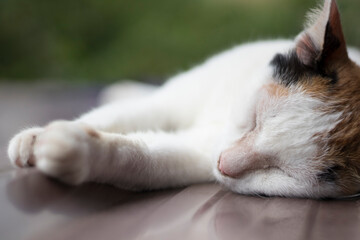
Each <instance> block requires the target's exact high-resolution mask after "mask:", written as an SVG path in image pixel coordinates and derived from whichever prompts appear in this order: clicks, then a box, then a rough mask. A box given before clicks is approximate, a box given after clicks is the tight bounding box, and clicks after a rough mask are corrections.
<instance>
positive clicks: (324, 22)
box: [296, 0, 348, 67]
mask: <svg viewBox="0 0 360 240" xmlns="http://www.w3.org/2000/svg"><path fill="white" fill-rule="evenodd" d="M314 19H315V20H314ZM310 22H311V24H308V27H307V29H306V30H305V31H304V32H302V33H301V34H300V35H299V37H298V38H297V43H296V54H297V56H298V58H299V60H300V61H301V62H302V63H303V64H305V65H306V66H311V67H314V66H318V65H319V64H320V65H322V66H326V65H328V64H332V63H335V62H339V61H340V62H341V61H344V60H347V59H348V55H347V50H346V43H345V38H344V35H343V31H342V27H341V20H340V14H339V10H338V7H337V4H336V1H335V0H325V2H324V6H323V8H322V9H321V10H315V11H313V12H312V13H311V15H310Z"/></svg>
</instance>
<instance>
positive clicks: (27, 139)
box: [8, 127, 44, 168]
mask: <svg viewBox="0 0 360 240" xmlns="http://www.w3.org/2000/svg"><path fill="white" fill-rule="evenodd" d="M43 131H44V129H43V128H40V127H34V128H29V129H27V130H24V131H22V132H20V133H18V134H17V135H15V136H14V137H13V138H12V139H11V141H10V143H9V147H8V155H9V158H10V162H11V163H12V164H13V165H14V166H16V167H21V168H22V167H31V166H34V165H35V157H34V144H35V142H36V139H37V137H38V136H39V135H40V134H41V133H42V132H43Z"/></svg>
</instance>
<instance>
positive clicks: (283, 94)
mask: <svg viewBox="0 0 360 240" xmlns="http://www.w3.org/2000/svg"><path fill="white" fill-rule="evenodd" d="M336 13H337V8H336V4H335V3H334V2H333V1H326V2H325V6H324V9H323V10H322V12H320V13H319V15H320V17H319V18H318V20H317V22H315V23H314V25H315V26H316V31H315V30H313V29H312V27H311V26H310V27H309V30H307V31H305V32H304V33H303V34H302V35H300V36H299V37H298V38H297V39H296V40H295V41H290V40H276V41H266V42H256V43H252V44H245V45H242V46H239V47H236V48H233V49H231V50H228V51H226V52H224V53H221V54H219V55H217V56H215V57H213V58H211V59H209V60H208V61H206V62H205V63H204V64H202V65H200V66H197V67H195V68H194V69H192V70H190V71H188V72H185V73H182V74H180V75H178V76H175V77H173V78H172V79H170V80H169V81H168V82H167V83H166V84H165V85H164V86H163V87H161V88H159V89H157V90H154V92H152V93H151V94H147V95H146V96H144V97H142V98H137V99H133V98H132V99H129V100H126V99H125V100H124V99H122V100H119V101H115V102H112V103H109V104H107V105H105V106H103V107H100V108H99V109H95V110H93V111H91V112H90V113H87V114H85V115H83V116H82V117H80V118H79V119H77V120H75V121H72V122H65V121H62V122H55V123H52V124H50V125H49V126H47V127H46V128H32V129H28V130H25V131H23V132H21V133H20V134H18V135H17V136H15V137H14V138H13V140H12V141H11V142H10V145H9V157H10V159H11V160H12V162H13V163H14V164H15V165H17V166H19V167H24V166H29V165H36V167H37V168H38V169H39V170H40V171H42V172H44V173H45V174H47V175H50V176H53V177H55V178H58V179H60V180H62V181H64V182H67V183H70V184H81V183H83V182H86V181H97V182H106V183H110V184H113V185H116V186H119V187H122V188H127V189H136V190H147V189H160V188H168V187H176V186H184V185H189V184H194V183H199V182H207V181H216V180H217V181H219V182H221V183H223V184H224V185H226V186H227V187H229V188H230V189H232V190H233V191H236V192H239V193H250V194H252V193H262V194H268V195H283V196H307V197H329V196H330V197H333V196H339V195H344V194H351V193H355V192H357V191H358V190H359V189H360V185H359V184H360V181H358V180H359V178H360V177H359V176H358V175H356V174H357V172H358V168H357V166H358V165H357V163H358V162H355V160H354V159H355V157H354V156H355V153H354V151H355V150H353V149H350V148H349V150H348V151H349V156H345V157H344V158H345V159H349V160H348V161H345V160H344V162H342V160H337V157H338V155H340V153H341V154H343V152H341V151H342V150H340V148H339V147H338V145H336V144H340V143H339V141H340V142H341V141H342V138H344V136H348V132H350V130H347V131H345V130H344V127H342V128H341V129H340V127H339V126H342V124H343V122H344V121H343V119H348V118H349V117H348V114H350V113H349V112H347V111H342V110H340V109H339V107H338V105H337V104H338V103H339V102H341V101H342V96H343V95H344V94H343V95H342V94H341V93H342V89H341V88H340V87H337V86H336V87H334V86H335V84H339V83H340V85H344V84H343V83H342V79H346V80H344V81H347V79H348V78H350V77H349V74H348V72H354V76H358V77H360V75H358V74H357V73H358V72H359V73H360V70H359V69H358V67H357V66H356V65H355V64H353V63H352V62H351V61H350V60H349V61H348V60H347V54H345V53H344V52H346V48H343V47H344V46H345V42H343V43H342V42H341V41H342V40H343V39H342V38H341V36H342V35H341V36H340V35H339V32H341V28H340V31H339V29H338V25H339V21H340V20H339V19H338V18H335V17H336V16H335V17H334V14H335V15H336ZM319 19H320V20H319ZM334 19H335V20H334ZM325 20H326V23H327V24H325V22H324V21H325ZM325 26H326V30H325ZM328 26H330V27H332V28H330V30H329V28H328ZM322 27H323V28H324V30H323V32H321V31H320V33H319V29H321V28H322ZM329 31H330V33H332V34H333V35H334V36H335V37H334V38H332V37H333V36H330V40H331V44H330V45H329V46H327V42H328V39H329V36H328V34H330V33H329ZM309 36H310V37H309ZM309 39H310V41H309ZM320 39H322V40H320ZM334 39H337V40H339V42H340V47H339V46H335V45H333V41H334ZM309 42H310V44H309ZM318 45H320V49H318V48H319V46H318ZM344 49H345V50H344ZM325 50H326V51H325ZM340 50H343V51H340ZM325 52H326V54H325ZM294 53H295V55H294ZM315 53H317V55H315ZM345 55H346V56H345ZM349 56H350V58H351V59H352V60H353V61H355V62H357V63H358V64H360V53H359V52H357V51H356V50H354V49H352V50H349ZM345 57H346V58H345ZM313 58H314V59H313ZM334 59H335V60H334ZM338 59H339V62H338ZM313 61H315V62H317V63H321V64H316V67H313V65H312V64H313ZM344 69H349V71H347V72H346V73H344V72H345V70H344ZM357 80H359V81H360V79H357ZM316 81H318V82H316ZM314 82H316V83H314ZM329 82H331V84H334V85H330V83H329ZM333 82H334V83H333ZM329 86H330V87H329ZM355 87H357V86H354V88H355ZM330 88H331V89H330ZM337 88H339V89H340V90H337ZM329 89H330V90H329ZM359 89H360V86H359ZM329 91H330V92H331V93H329ZM354 91H355V93H356V92H357V89H355V90H354ZM331 94H333V95H335V96H339V99H335V100H336V101H335V100H334V101H331V102H328V101H327V99H328V98H329V96H331ZM343 98H345V97H343ZM343 101H345V100H343ZM348 101H349V105H351V104H352V103H353V102H356V101H355V100H353V99H350V100H348ZM351 101H352V102H351ZM351 109H352V111H351V114H355V116H357V114H358V113H357V112H356V111H355V110H357V107H355V110H354V108H351ZM359 113H360V112H359ZM345 114H346V115H345ZM354 118H355V119H356V117H354ZM355 125H356V123H355ZM338 128H339V129H340V130H338V132H336V130H337V129H338ZM359 132H360V129H359ZM330 133H333V135H332V136H334V140H333V141H334V143H333V142H332V139H333V138H332V137H331V136H330V137H329V134H330ZM339 133H343V135H344V136H342V135H341V136H338V135H340V134H339ZM353 137H354V138H356V139H357V135H356V136H353ZM339 139H340V140H339ZM348 141H350V140H348ZM344 144H346V142H345V140H344ZM333 146H336V147H333ZM332 151H335V152H334V153H333V152H332ZM336 151H338V152H336ZM330 153H332V154H333V155H331V156H330V155H327V154H330ZM341 156H343V155H341ZM359 165H360V164H359ZM345 167H346V172H345ZM347 168H349V169H347ZM346 174H348V175H346Z"/></svg>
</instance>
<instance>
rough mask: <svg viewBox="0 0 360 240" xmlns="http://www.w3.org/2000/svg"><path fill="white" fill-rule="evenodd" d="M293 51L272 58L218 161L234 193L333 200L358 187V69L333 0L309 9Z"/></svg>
mask: <svg viewBox="0 0 360 240" xmlns="http://www.w3.org/2000/svg"><path fill="white" fill-rule="evenodd" d="M311 19H312V20H311V21H310V22H311V23H310V24H308V25H307V27H306V29H305V30H304V31H303V32H302V33H301V34H300V35H299V36H298V37H297V38H296V39H295V45H294V48H293V49H292V50H291V51H289V52H288V53H286V54H278V55H276V56H274V58H273V60H272V61H271V63H269V64H270V65H271V67H272V70H273V76H272V78H271V79H270V81H269V83H268V84H266V85H264V86H262V88H261V89H260V90H259V92H258V94H257V100H256V101H255V104H254V106H255V107H254V108H253V110H252V112H250V113H249V116H250V118H251V119H252V120H251V121H250V123H249V124H250V125H251V127H250V128H249V130H248V131H247V133H246V134H245V135H243V136H241V137H240V138H239V139H237V140H236V141H235V142H232V144H231V146H229V147H228V148H227V149H226V150H224V151H223V152H222V153H221V155H220V157H219V160H218V168H217V170H216V175H217V177H218V179H219V181H221V182H223V183H224V184H225V185H227V186H228V187H230V188H231V189H232V190H234V191H236V192H239V193H253V194H258V193H260V194H266V195H282V196H299V197H315V198H318V197H337V196H343V195H349V194H354V193H357V192H359V190H360V67H359V66H358V65H356V64H355V63H354V62H352V61H351V60H350V59H349V57H348V53H347V47H346V44H345V39H344V36H343V32H342V27H341V23H340V15H339V11H338V7H337V4H336V2H335V1H334V0H325V3H324V6H323V7H322V8H321V9H320V10H316V11H313V12H312V14H311Z"/></svg>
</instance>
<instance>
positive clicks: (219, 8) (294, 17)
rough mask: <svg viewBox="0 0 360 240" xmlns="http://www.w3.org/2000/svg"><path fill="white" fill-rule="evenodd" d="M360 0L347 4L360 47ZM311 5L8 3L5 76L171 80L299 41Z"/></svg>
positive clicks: (1, 22) (0, 46) (281, 0)
mask: <svg viewBox="0 0 360 240" xmlns="http://www.w3.org/2000/svg"><path fill="white" fill-rule="evenodd" d="M359 2H360V1H358V0H341V2H340V1H339V5H340V8H341V12H342V15H343V23H344V31H345V35H346V37H347V39H348V42H350V43H351V44H353V45H357V46H360V26H359V25H358V24H354V23H359V22H360V15H359V14H358V11H360V3H359ZM314 4H315V3H314V1H310V0H291V1H286V0H272V1H265V0H253V1H247V0H151V1H144V0H142V1H140V0H117V1H114V0H101V1H99V0H75V1H74V0H62V1H51V0H1V1H0V78H2V79H20V80H28V81H31V80H33V79H39V78H46V79H49V78H51V79H58V80H63V81H74V80H79V79H83V80H90V81H97V82H98V81H111V80H115V79H121V78H135V79H142V78H148V77H165V76H168V75H171V74H174V73H176V72H178V71H181V70H184V69H187V68H189V67H190V66H192V65H194V64H196V63H199V62H201V61H202V60H204V59H205V58H206V57H208V56H210V55H211V54H214V53H216V52H219V51H221V50H223V49H226V48H229V47H231V46H234V45H236V44H238V43H242V42H246V41H252V40H256V39H267V38H273V37H279V36H280V37H293V36H295V35H296V34H297V33H298V32H299V31H301V29H302V22H303V19H304V15H305V12H306V11H307V9H309V8H311V7H313V6H314Z"/></svg>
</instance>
